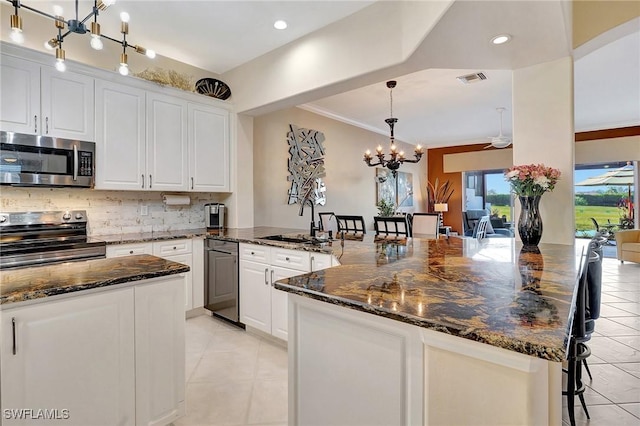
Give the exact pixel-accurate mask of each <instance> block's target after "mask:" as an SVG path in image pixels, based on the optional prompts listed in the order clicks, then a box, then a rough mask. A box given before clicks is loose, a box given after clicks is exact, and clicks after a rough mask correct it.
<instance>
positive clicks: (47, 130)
mask: <svg viewBox="0 0 640 426" xmlns="http://www.w3.org/2000/svg"><path fill="white" fill-rule="evenodd" d="M44 124H45V126H44V132H45V133H46V134H47V135H48V134H49V117H45V118H44Z"/></svg>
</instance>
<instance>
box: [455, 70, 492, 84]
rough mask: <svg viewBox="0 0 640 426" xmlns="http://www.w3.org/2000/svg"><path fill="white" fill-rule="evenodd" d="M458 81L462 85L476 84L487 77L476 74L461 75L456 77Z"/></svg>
mask: <svg viewBox="0 0 640 426" xmlns="http://www.w3.org/2000/svg"><path fill="white" fill-rule="evenodd" d="M457 79H458V81H460V82H461V83H464V84H470V83H477V82H478V81H480V80H486V79H487V76H486V75H484V73H481V72H476V73H473V74H467V75H462V76H460V77H457Z"/></svg>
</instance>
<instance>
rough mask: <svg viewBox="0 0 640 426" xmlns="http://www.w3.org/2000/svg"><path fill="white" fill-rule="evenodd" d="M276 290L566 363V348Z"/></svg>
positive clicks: (350, 302)
mask: <svg viewBox="0 0 640 426" xmlns="http://www.w3.org/2000/svg"><path fill="white" fill-rule="evenodd" d="M274 287H275V288H276V289H278V290H282V291H285V292H287V293H292V294H296V295H298V296H302V297H306V298H309V299H315V300H318V301H320V302H324V303H329V304H332V305H336V306H342V307H344V308H347V309H353V310H356V311H360V312H364V313H368V314H373V315H376V316H379V317H383V318H388V319H391V320H394V321H399V322H403V323H406V324H410V325H415V326H417V327H420V328H424V329H427V330H432V331H437V332H440V333H445V334H449V335H451V336H455V337H460V338H463V339H467V340H473V341H475V342H479V343H484V344H487V345H490V346H494V347H497V348H502V349H505V350H509V351H512V352H518V353H521V354H524V355H528V356H532V357H535V358H541V359H544V360H547V361H552V362H562V361H564V360H565V348H564V347H562V348H552V347H547V346H543V345H534V344H531V343H528V342H524V341H521V340H518V339H510V338H506V337H505V336H501V335H497V334H495V333H488V332H487V333H482V332H478V331H477V330H473V329H465V330H461V329H457V328H454V327H449V326H446V325H442V324H435V323H433V322H430V321H427V320H424V319H421V318H417V317H414V316H410V315H402V314H400V313H397V312H391V311H389V310H386V309H382V308H377V307H375V306H371V305H364V304H362V303H358V302H356V301H353V300H349V299H345V298H341V297H339V296H328V295H325V294H323V293H318V292H315V291H312V290H307V289H302V288H300V287H297V286H290V285H287V284H282V283H280V282H279V281H276V282H275V283H274Z"/></svg>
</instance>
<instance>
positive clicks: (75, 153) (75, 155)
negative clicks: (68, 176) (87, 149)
mask: <svg viewBox="0 0 640 426" xmlns="http://www.w3.org/2000/svg"><path fill="white" fill-rule="evenodd" d="M73 180H74V181H75V180H78V146H77V145H73Z"/></svg>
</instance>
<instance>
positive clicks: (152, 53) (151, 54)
mask: <svg viewBox="0 0 640 426" xmlns="http://www.w3.org/2000/svg"><path fill="white" fill-rule="evenodd" d="M145 55H147V58H149V59H153V58H155V57H156V51H155V50H151V49H147V52H146V53H145Z"/></svg>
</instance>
